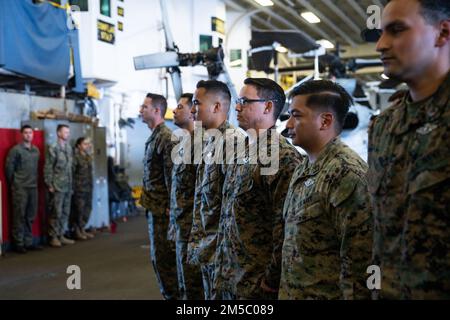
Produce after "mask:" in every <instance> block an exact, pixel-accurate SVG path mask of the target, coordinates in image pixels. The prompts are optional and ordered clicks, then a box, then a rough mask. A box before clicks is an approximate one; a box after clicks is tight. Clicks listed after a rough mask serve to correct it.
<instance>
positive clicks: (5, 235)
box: [0, 129, 46, 251]
mask: <svg viewBox="0 0 450 320" xmlns="http://www.w3.org/2000/svg"><path fill="white" fill-rule="evenodd" d="M21 142H22V135H21V133H20V130H17V129H0V183H1V192H2V194H1V206H2V210H1V212H2V217H1V219H2V221H1V222H2V223H1V226H2V230H0V232H2V236H1V237H0V239H1V240H2V242H3V243H1V245H2V247H3V249H5V248H7V247H9V244H10V242H11V227H12V225H11V215H12V206H11V193H10V186H9V185H8V182H7V181H6V175H5V163H6V157H7V156H8V152H9V150H11V148H12V147H14V146H15V145H16V144H18V143H21ZM33 145H35V146H36V147H37V148H38V149H39V152H40V159H39V171H38V174H39V178H38V181H39V182H38V183H39V186H38V188H39V205H38V213H37V215H36V218H35V221H34V224H33V238H34V241H36V242H41V241H42V240H43V236H44V235H45V230H46V215H45V187H44V177H43V167H44V158H45V142H44V132H43V131H40V130H35V131H34V138H33ZM2 251H3V250H2Z"/></svg>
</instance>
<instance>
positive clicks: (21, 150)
mask: <svg viewBox="0 0 450 320" xmlns="http://www.w3.org/2000/svg"><path fill="white" fill-rule="evenodd" d="M21 133H22V140H23V141H22V143H20V144H18V145H16V146H14V147H13V148H12V149H11V150H10V151H9V153H8V156H7V159H6V167H5V171H6V177H7V181H8V184H9V186H10V187H11V200H12V209H13V214H12V244H13V249H14V250H15V251H16V252H19V253H26V252H27V250H42V246H40V245H39V244H36V243H35V242H34V241H33V235H32V226H33V222H34V219H35V217H36V214H37V209H38V163H39V157H40V154H39V149H38V148H37V147H36V146H34V145H32V141H33V129H32V128H31V127H30V126H29V125H25V126H23V127H22V128H21ZM56 133H57V137H58V141H57V143H55V144H53V145H50V146H48V147H47V153H46V157H45V164H44V182H45V185H46V187H47V188H48V206H47V207H48V237H49V239H48V240H49V245H50V246H52V247H61V246H62V245H63V244H64V245H68V244H73V243H75V241H74V240H71V239H68V238H66V237H65V232H66V229H67V228H69V229H70V230H72V231H73V232H74V236H75V238H77V239H79V240H86V239H88V238H92V237H93V235H92V234H91V233H88V232H86V231H85V226H86V224H87V222H88V220H89V217H90V213H91V208H92V205H91V202H92V184H93V178H92V158H91V156H90V155H89V150H90V148H91V143H90V141H89V140H88V139H87V138H84V137H81V138H79V139H78V140H77V142H76V145H75V156H73V152H72V148H71V147H70V145H69V143H68V139H69V136H70V128H69V126H67V125H63V124H62V125H58V127H57V130H56ZM72 201H73V202H72ZM71 204H72V207H71ZM69 218H70V221H69Z"/></svg>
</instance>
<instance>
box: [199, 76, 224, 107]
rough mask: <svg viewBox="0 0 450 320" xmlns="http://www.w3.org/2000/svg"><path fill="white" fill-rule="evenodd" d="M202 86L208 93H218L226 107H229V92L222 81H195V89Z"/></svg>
mask: <svg viewBox="0 0 450 320" xmlns="http://www.w3.org/2000/svg"><path fill="white" fill-rule="evenodd" d="M200 88H203V89H205V90H206V92H208V93H214V94H217V95H220V96H221V97H222V99H224V100H225V101H226V102H227V105H226V106H225V107H226V108H229V107H230V104H231V93H230V89H228V86H227V85H226V84H225V83H223V82H222V81H217V80H200V81H199V82H198V83H197V89H200Z"/></svg>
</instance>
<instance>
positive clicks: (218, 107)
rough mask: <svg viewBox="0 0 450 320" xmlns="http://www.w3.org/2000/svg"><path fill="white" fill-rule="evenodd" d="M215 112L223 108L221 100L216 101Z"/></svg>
mask: <svg viewBox="0 0 450 320" xmlns="http://www.w3.org/2000/svg"><path fill="white" fill-rule="evenodd" d="M213 108H214V109H213V113H218V112H220V111H221V110H222V106H221V105H220V102H216V103H214V107H213Z"/></svg>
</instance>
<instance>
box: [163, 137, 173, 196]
mask: <svg viewBox="0 0 450 320" xmlns="http://www.w3.org/2000/svg"><path fill="white" fill-rule="evenodd" d="M174 146H175V142H172V141H171V140H170V136H169V139H168V140H167V141H166V142H165V146H164V148H163V168H164V183H165V185H166V188H167V191H168V193H169V201H170V192H171V190H172V169H173V161H172V149H173V147H174Z"/></svg>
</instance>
